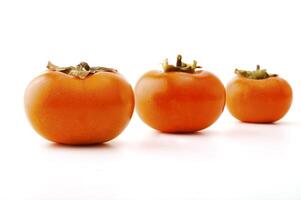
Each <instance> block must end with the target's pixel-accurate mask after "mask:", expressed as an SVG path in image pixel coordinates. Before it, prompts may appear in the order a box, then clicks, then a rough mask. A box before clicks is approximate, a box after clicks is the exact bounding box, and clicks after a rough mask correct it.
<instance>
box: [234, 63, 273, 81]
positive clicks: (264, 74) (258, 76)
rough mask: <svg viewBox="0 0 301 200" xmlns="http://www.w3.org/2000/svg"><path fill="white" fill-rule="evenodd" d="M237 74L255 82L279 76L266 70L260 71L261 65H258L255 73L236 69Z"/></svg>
mask: <svg viewBox="0 0 301 200" xmlns="http://www.w3.org/2000/svg"><path fill="white" fill-rule="evenodd" d="M235 74H237V75H239V76H242V77H245V78H249V79H255V80H260V79H267V78H270V77H276V76H278V75H277V74H269V73H268V72H267V70H266V69H260V65H257V66H256V70H254V71H247V70H240V69H235Z"/></svg>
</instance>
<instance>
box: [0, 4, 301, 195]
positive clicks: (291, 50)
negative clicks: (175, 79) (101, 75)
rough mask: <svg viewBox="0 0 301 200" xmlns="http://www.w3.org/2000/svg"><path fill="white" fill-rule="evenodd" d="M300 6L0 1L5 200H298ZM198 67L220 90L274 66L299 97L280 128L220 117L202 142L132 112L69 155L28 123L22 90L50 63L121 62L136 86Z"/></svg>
mask: <svg viewBox="0 0 301 200" xmlns="http://www.w3.org/2000/svg"><path fill="white" fill-rule="evenodd" d="M300 18H301V13H300V5H299V4H298V1H290V0H286V1H262V0H261V1H259V0H253V1H235V0H230V1H216V0H215V1H206V2H205V1H188V0H186V1H160V2H155V1H133V0H131V1H54V0H53V1H33V0H29V1H21V0H20V1H17V0H11V1H1V2H0V22H1V23H0V24H1V31H0V57H1V73H2V75H1V78H0V91H1V98H0V122H1V134H0V136H1V145H0V156H1V157H0V159H1V160H0V163H1V164H0V199H13V200H14V199H22V200H23V199H24V200H44V199H45V200H53V199H59V200H61V199H62V200H67V199H68V200H69V199H70V200H71V199H72V200H77V199H106V200H120V199H129V200H135V199H139V200H140V199H144V200H148V199H149V200H152V199H163V200H165V199H172V200H177V199H208V200H215V199H218V200H223V199H229V200H230V199H231V200H236V199H237V200H238V199H239V200H241V199H256V200H267V199H268V200H269V199H271V200H275V199H276V200H278V199H279V200H282V199H285V200H298V199H301V172H300V171H301V156H300V155H301V133H300V130H301V129H300V128H301V122H300V108H301V103H300V102H301V101H300V100H301V98H300V97H301V96H300V89H299V86H300V84H301V81H300V78H299V75H298V73H297V72H298V71H299V73H300V70H299V68H300V65H301V59H300V46H301V39H300V35H301V30H300ZM178 53H182V54H183V56H184V59H185V60H187V61H189V60H190V59H198V60H199V63H200V64H201V65H202V66H204V67H205V69H207V70H209V71H212V72H214V73H215V74H216V75H218V76H219V77H220V78H221V80H222V81H223V82H224V83H227V82H228V81H229V80H230V79H231V77H233V70H234V68H235V67H237V66H240V67H242V68H249V69H251V68H253V67H255V65H256V64H261V65H262V66H263V67H268V68H269V71H270V72H272V73H279V74H280V75H281V76H282V77H284V78H285V79H287V80H288V81H289V82H290V83H291V85H292V87H293V90H294V102H293V106H292V108H291V111H290V112H289V113H288V115H287V116H286V117H285V118H284V119H283V120H281V121H280V122H279V123H276V124H271V125H256V124H243V123H239V122H237V121H236V120H235V119H234V118H232V117H231V116H230V115H229V113H228V112H227V111H226V110H225V112H224V113H223V115H222V117H221V118H220V119H219V120H218V121H217V123H215V124H214V125H213V126H211V127H210V128H208V129H206V130H205V131H203V132H202V133H200V134H191V135H170V134H158V133H156V132H155V131H154V130H152V129H150V128H148V127H147V126H146V125H144V124H143V123H142V122H141V121H140V119H139V118H138V117H137V116H136V115H134V117H133V119H132V121H131V122H130V124H129V126H128V127H127V129H126V130H125V131H124V132H123V133H122V134H121V135H120V137H118V138H117V139H115V140H114V141H112V142H110V143H108V144H106V145H100V146H90V147H66V146H60V145H55V144H52V143H49V142H47V141H46V140H44V139H42V138H41V137H40V136H38V135H37V134H36V133H35V132H34V131H33V130H32V128H31V127H30V125H29V123H28V122H27V120H26V118H25V115H24V110H23V93H24V90H25V87H26V86H27V84H28V82H29V81H30V80H31V79H32V78H33V77H35V76H36V75H38V74H39V73H40V72H41V71H43V70H44V69H45V65H46V63H47V61H48V60H52V61H53V62H54V63H55V64H58V65H71V64H77V63H78V62H80V61H82V60H85V61H87V62H89V63H90V64H91V65H107V66H115V67H116V68H118V69H119V71H120V72H121V73H123V74H124V75H125V76H126V77H127V79H128V80H129V82H130V83H131V84H133V85H134V84H135V82H136V80H137V79H138V78H139V76H140V75H141V74H142V73H144V72H146V71H147V70H150V69H159V68H160V62H161V60H162V59H163V58H165V57H169V58H170V60H172V58H174V57H175V56H176V54H178Z"/></svg>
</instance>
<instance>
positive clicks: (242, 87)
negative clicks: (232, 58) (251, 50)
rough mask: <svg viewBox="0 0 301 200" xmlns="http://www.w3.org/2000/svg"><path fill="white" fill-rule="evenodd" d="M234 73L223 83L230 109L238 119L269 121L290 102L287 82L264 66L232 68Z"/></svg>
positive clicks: (257, 121)
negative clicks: (252, 68)
mask: <svg viewBox="0 0 301 200" xmlns="http://www.w3.org/2000/svg"><path fill="white" fill-rule="evenodd" d="M235 73H236V74H237V76H236V77H234V78H233V79H232V80H231V81H230V82H229V83H228V85H227V87H226V93H227V95H226V101H227V107H228V110H229V111H230V113H231V114H232V115H233V116H234V117H235V118H237V119H238V120H240V121H243V122H251V123H252V122H253V123H272V122H275V121H277V120H279V119H281V118H282V117H283V116H284V115H285V114H286V113H287V112H288V110H289V108H290V105H291V103H292V89H291V86H290V85H289V83H288V82H287V81H286V80H284V79H283V78H281V77H279V76H278V75H277V74H269V73H268V72H267V71H266V69H260V66H259V65H257V69H256V70H254V71H246V70H238V69H236V70H235Z"/></svg>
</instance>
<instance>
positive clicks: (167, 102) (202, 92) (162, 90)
mask: <svg viewBox="0 0 301 200" xmlns="http://www.w3.org/2000/svg"><path fill="white" fill-rule="evenodd" d="M179 60H180V61H179ZM179 66H181V67H179ZM177 67H179V68H181V69H176V68H177ZM163 68H164V69H165V71H164V72H161V71H150V72H147V73H145V74H144V75H143V76H142V77H141V78H140V79H139V81H138V82H137V84H136V87H135V96H136V109H137V112H138V114H139V116H140V117H141V119H142V120H143V121H144V122H145V123H146V124H148V125H149V126H151V127H152V128H154V129H157V130H159V131H162V132H195V131H199V130H202V129H204V128H207V127H208V126H210V125H211V124H213V123H214V122H215V121H216V120H217V119H218V117H219V116H220V114H221V113H222V112H223V109H224V105H225V89H224V86H223V84H222V83H221V81H220V80H219V79H218V78H217V77H216V76H215V75H213V74H212V73H210V72H208V71H204V70H199V71H195V69H196V68H199V67H197V66H196V62H194V64H192V65H188V64H185V63H181V57H179V56H178V60H177V66H172V65H169V64H168V63H167V62H166V63H165V64H164V65H163ZM186 70H188V71H186Z"/></svg>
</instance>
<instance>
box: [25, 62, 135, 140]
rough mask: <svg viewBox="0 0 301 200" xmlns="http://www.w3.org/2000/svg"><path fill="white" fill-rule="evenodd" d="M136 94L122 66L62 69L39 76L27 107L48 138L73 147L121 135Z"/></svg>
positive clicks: (32, 85)
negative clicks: (115, 67) (117, 69)
mask: <svg viewBox="0 0 301 200" xmlns="http://www.w3.org/2000/svg"><path fill="white" fill-rule="evenodd" d="M133 109H134V94H133V90H132V88H131V86H130V84H129V83H128V82H127V81H126V80H125V79H124V78H123V76H121V75H120V74H119V73H118V72H117V71H116V70H114V69H111V68H105V67H90V66H89V65H88V64H87V63H84V62H83V63H80V64H79V65H77V66H75V67H72V66H71V67H57V66H55V65H53V64H51V63H48V70H47V71H46V72H45V73H43V74H41V75H39V76H38V77H36V78H34V79H33V80H32V81H31V83H30V84H29V86H28V87H27V89H26V92H25V111H26V114H27V116H28V119H29V121H30V123H31V125H32V126H33V128H34V129H35V130H36V131H37V132H38V133H39V134H40V135H42V136H43V137H45V138H46V139H48V140H50V141H53V142H57V143H62V144H71V145H83V144H95V143H103V142H106V141H109V140H112V139H113V138H115V137H116V136H118V135H119V134H120V133H121V131H122V130H123V129H124V128H125V127H126V125H127V124H128V122H129V120H130V119H131V116H132V113H133Z"/></svg>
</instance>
